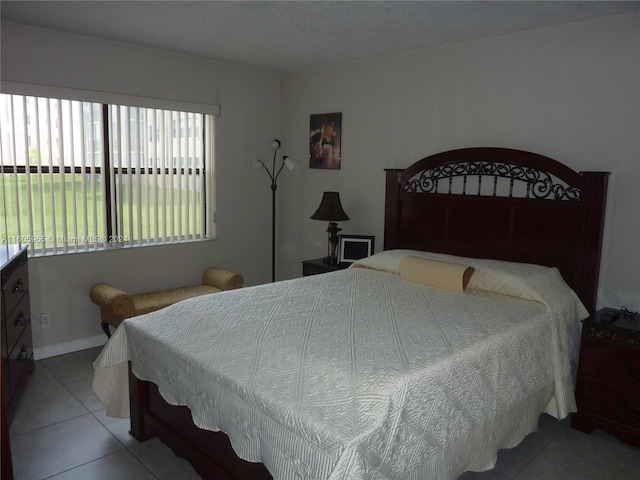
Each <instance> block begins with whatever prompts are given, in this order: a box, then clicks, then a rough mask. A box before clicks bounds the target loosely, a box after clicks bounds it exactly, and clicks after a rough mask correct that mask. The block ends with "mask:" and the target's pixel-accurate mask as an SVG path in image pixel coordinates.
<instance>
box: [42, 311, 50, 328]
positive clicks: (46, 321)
mask: <svg viewBox="0 0 640 480" xmlns="http://www.w3.org/2000/svg"><path fill="white" fill-rule="evenodd" d="M50 326H51V314H50V313H43V314H42V315H40V327H41V328H49V327H50Z"/></svg>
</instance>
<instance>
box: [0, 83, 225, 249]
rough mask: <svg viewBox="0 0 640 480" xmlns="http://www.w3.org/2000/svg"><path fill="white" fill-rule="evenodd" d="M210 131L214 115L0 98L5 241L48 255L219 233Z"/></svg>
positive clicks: (189, 238) (32, 98)
mask: <svg viewBox="0 0 640 480" xmlns="http://www.w3.org/2000/svg"><path fill="white" fill-rule="evenodd" d="M185 123H186V124H189V125H193V130H192V131H190V132H189V133H190V135H188V136H181V137H179V138H174V137H175V136H174V125H176V124H180V125H183V124H185ZM212 132H213V116H212V115H208V114H202V113H193V112H180V111H173V110H162V109H154V108H146V107H131V106H123V105H111V104H101V103H91V102H83V101H75V100H62V99H55V98H42V97H29V96H21V95H7V94H1V95H0V141H1V148H0V156H1V157H0V165H1V168H2V170H1V171H2V181H1V188H2V194H1V201H2V205H1V211H2V216H3V218H4V220H3V222H4V225H3V228H4V231H5V232H6V235H5V238H3V239H2V242H0V243H21V244H27V245H29V246H30V251H31V253H32V254H47V253H60V252H74V251H83V250H90V249H97V248H104V247H108V246H125V245H150V244H160V243H170V242H181V241H188V240H196V239H203V238H208V237H211V236H213V235H212V234H213V231H212V230H213V225H212V222H211V221H209V220H208V219H209V218H211V217H212V215H211V212H208V211H207V206H208V205H209V204H210V202H209V203H208V196H209V195H211V190H212V189H211V185H210V180H209V177H210V175H207V174H208V173H210V171H211V170H212V160H211V154H210V152H211V151H212V149H211V146H212ZM191 133H192V134H191Z"/></svg>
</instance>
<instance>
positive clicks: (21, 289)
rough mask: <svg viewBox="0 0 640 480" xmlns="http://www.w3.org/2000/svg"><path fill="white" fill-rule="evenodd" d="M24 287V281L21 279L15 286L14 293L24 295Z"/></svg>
mask: <svg viewBox="0 0 640 480" xmlns="http://www.w3.org/2000/svg"><path fill="white" fill-rule="evenodd" d="M23 292H24V285H22V279H21V278H19V279H18V281H17V282H16V283H15V285H14V286H13V293H23Z"/></svg>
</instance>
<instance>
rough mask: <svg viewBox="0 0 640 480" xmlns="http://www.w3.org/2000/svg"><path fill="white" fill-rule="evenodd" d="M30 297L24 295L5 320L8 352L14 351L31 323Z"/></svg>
mask: <svg viewBox="0 0 640 480" xmlns="http://www.w3.org/2000/svg"><path fill="white" fill-rule="evenodd" d="M30 318H31V316H30V314H29V295H23V296H22V299H21V300H20V302H19V303H18V305H17V306H16V308H14V309H13V310H12V311H11V312H10V313H8V315H7V318H6V320H5V328H6V335H7V351H9V352H10V351H12V350H13V348H14V346H15V344H16V342H17V341H18V338H19V337H20V335H21V334H22V331H23V330H24V329H25V327H26V326H28V325H29V323H30V321H31V320H30Z"/></svg>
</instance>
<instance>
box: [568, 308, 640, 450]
mask: <svg viewBox="0 0 640 480" xmlns="http://www.w3.org/2000/svg"><path fill="white" fill-rule="evenodd" d="M576 401H577V403H578V412H577V413H574V414H573V416H572V419H571V426H572V427H573V428H575V429H577V430H580V431H582V432H586V433H591V432H592V431H593V430H594V429H599V430H603V431H605V432H607V433H609V434H611V435H615V436H616V437H617V438H619V439H620V440H622V441H623V442H626V443H629V444H631V445H634V446H637V447H640V315H639V314H637V313H636V314H634V313H631V312H628V311H620V310H615V309H612V308H605V309H602V310H599V311H598V312H596V313H595V315H593V316H592V317H589V318H588V319H586V320H585V321H584V322H583V326H582V342H581V346H580V363H579V366H578V379H577V385H576Z"/></svg>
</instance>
